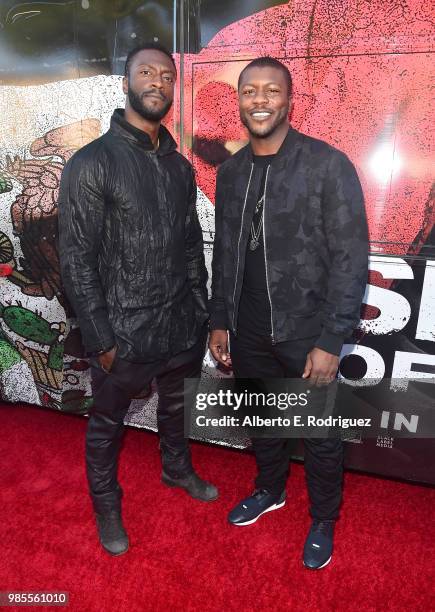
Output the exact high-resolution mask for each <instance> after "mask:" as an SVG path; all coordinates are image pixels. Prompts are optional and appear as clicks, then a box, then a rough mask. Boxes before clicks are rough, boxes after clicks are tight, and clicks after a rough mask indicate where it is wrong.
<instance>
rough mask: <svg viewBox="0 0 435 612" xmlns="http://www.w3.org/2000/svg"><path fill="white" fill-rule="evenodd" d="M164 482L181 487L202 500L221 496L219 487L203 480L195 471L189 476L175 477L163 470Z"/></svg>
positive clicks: (212, 499) (169, 485)
mask: <svg viewBox="0 0 435 612" xmlns="http://www.w3.org/2000/svg"><path fill="white" fill-rule="evenodd" d="M162 482H163V483H164V484H165V485H167V486H168V487H180V488H181V489H184V490H185V491H186V492H187V493H188V494H189V495H190V496H191V497H193V498H194V499H199V500H201V501H214V500H215V499H217V498H218V496H219V493H218V490H217V488H216V487H215V486H214V485H212V484H210V483H209V482H207V481H205V480H202V479H201V478H200V477H199V476H198V474H196V473H195V472H191V473H190V474H188V475H187V476H182V477H178V478H173V477H172V476H170V475H169V474H167V473H166V472H165V471H164V470H163V471H162Z"/></svg>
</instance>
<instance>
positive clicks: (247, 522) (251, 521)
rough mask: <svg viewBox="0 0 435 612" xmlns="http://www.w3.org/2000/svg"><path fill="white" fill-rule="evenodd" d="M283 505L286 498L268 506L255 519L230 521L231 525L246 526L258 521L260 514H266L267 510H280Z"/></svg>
mask: <svg viewBox="0 0 435 612" xmlns="http://www.w3.org/2000/svg"><path fill="white" fill-rule="evenodd" d="M283 506H285V500H284V501H283V502H281V503H280V504H273V506H269V508H266V510H263V512H260V514H259V515H258V516H256V517H255V518H254V519H251V520H250V521H245V522H244V523H231V521H230V523H231V525H234V526H235V527H244V526H245V525H252V524H253V523H256V522H257V521H258V519H259V518H260V516H263V514H266V512H272V510H279V508H282V507H283Z"/></svg>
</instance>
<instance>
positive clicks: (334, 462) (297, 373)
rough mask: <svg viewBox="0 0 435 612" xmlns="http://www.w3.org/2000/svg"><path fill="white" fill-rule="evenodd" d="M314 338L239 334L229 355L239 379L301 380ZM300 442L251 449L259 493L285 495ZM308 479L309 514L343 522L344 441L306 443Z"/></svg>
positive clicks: (261, 441) (261, 442)
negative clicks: (277, 340) (274, 338)
mask: <svg viewBox="0 0 435 612" xmlns="http://www.w3.org/2000/svg"><path fill="white" fill-rule="evenodd" d="M315 340H316V337H314V338H304V339H302V340H292V341H288V342H280V343H278V344H275V345H273V344H272V342H271V339H270V337H268V336H264V335H259V334H256V333H255V332H253V331H247V330H244V329H242V330H240V331H239V333H238V335H237V337H235V336H234V335H233V334H231V336H230V352H231V360H232V364H233V370H234V374H235V376H236V377H237V378H300V377H301V375H302V373H303V371H304V367H305V361H306V357H307V354H308V353H309V352H310V350H311V349H312V348H313V346H314V342H315ZM296 443H297V439H295V438H292V439H285V438H279V439H278V438H256V439H252V445H253V449H254V452H255V458H256V461H257V468H258V475H257V478H256V480H255V486H256V487H257V488H261V489H266V490H267V491H269V492H270V493H275V494H281V493H282V491H283V490H284V489H285V485H286V481H287V477H288V474H289V465H290V455H291V453H292V450H293V449H294V448H295V447H296ZM304 446H305V476H306V481H307V488H308V494H309V497H310V514H311V516H312V518H313V519H316V520H333V519H336V518H338V514H339V507H340V503H341V497H342V479H343V444H342V441H341V440H340V439H339V438H328V439H323V438H309V439H308V438H307V439H305V440H304Z"/></svg>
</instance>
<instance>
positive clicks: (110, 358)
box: [97, 345, 118, 372]
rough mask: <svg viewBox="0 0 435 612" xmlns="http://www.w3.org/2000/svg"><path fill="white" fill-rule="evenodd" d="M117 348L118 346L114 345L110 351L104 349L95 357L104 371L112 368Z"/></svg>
mask: <svg viewBox="0 0 435 612" xmlns="http://www.w3.org/2000/svg"><path fill="white" fill-rule="evenodd" d="M117 348H118V347H117V346H116V345H115V346H114V347H112V348H111V349H110V351H106V352H105V353H102V354H101V355H98V357H97V359H98V363H99V364H100V366H101V367H102V368H103V370H104V371H105V372H110V370H111V369H112V366H113V362H114V360H115V355H116V351H117Z"/></svg>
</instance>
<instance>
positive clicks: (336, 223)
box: [316, 151, 368, 355]
mask: <svg viewBox="0 0 435 612" xmlns="http://www.w3.org/2000/svg"><path fill="white" fill-rule="evenodd" d="M323 223H324V228H325V233H326V238H327V245H328V250H329V255H330V261H331V265H330V270H329V279H328V291H327V297H326V301H325V303H324V305H323V308H322V332H321V335H320V337H319V338H318V340H317V342H316V346H317V347H319V348H322V349H323V350H325V351H327V352H329V353H333V354H335V355H339V354H340V351H341V348H342V345H343V342H344V339H345V338H346V337H348V336H350V335H351V333H352V331H353V330H354V329H355V327H356V326H357V325H358V322H359V320H360V308H361V302H362V298H363V295H364V291H365V287H366V283H367V273H368V230H367V220H366V213H365V207H364V196H363V192H362V189H361V184H360V181H359V178H358V175H357V172H356V170H355V168H354V166H353V164H352V162H351V161H350V160H349V159H348V157H347V156H346V155H344V154H343V153H340V152H339V151H335V152H334V153H333V154H332V156H331V159H330V162H329V166H328V172H327V177H326V181H325V185H324V192H323Z"/></svg>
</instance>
